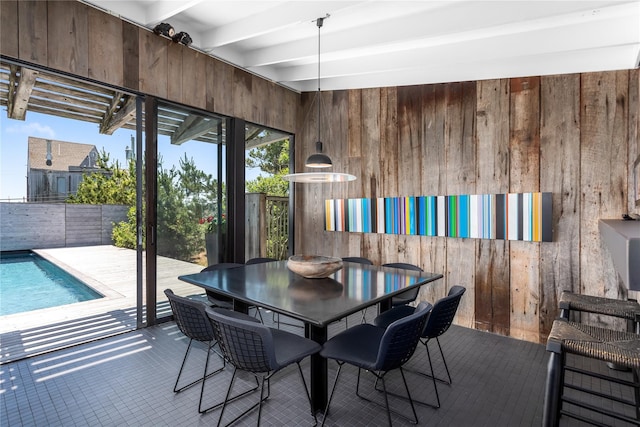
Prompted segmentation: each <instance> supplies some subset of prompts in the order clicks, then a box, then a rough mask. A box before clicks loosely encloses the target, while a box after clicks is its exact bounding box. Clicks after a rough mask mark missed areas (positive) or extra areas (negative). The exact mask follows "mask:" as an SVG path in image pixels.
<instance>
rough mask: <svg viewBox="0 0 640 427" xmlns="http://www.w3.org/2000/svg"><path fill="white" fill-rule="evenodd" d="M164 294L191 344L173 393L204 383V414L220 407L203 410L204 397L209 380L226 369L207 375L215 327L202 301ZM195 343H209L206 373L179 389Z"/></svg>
mask: <svg viewBox="0 0 640 427" xmlns="http://www.w3.org/2000/svg"><path fill="white" fill-rule="evenodd" d="M164 294H165V295H166V296H167V298H168V299H169V304H171V311H172V312H173V317H174V320H175V322H176V325H177V326H178V329H180V332H182V333H183V334H184V335H186V336H187V337H188V338H189V344H188V345H187V350H186V351H185V353H184V358H183V359H182V364H181V365H180V371H178V377H177V378H176V383H175V384H174V386H173V391H174V392H175V393H180V392H181V391H183V390H186V389H188V388H189V387H191V386H193V385H196V384H198V383H202V386H201V388H200V401H199V403H198V412H200V413H204V412H206V411H208V410H210V409H213V408H215V407H217V406H219V405H214V406H211V407H209V408H206V409H202V395H203V393H204V385H205V382H206V380H207V378H209V377H210V376H212V375H214V374H216V373H218V372H220V371H221V370H222V369H224V361H223V366H222V367H221V368H219V369H217V370H215V371H213V372H209V373H207V371H208V369H209V356H210V355H211V352H212V349H213V346H214V345H215V344H216V338H215V334H214V331H213V327H212V326H211V322H210V321H209V318H208V316H207V313H206V311H205V310H206V309H207V305H206V304H205V303H203V302H200V301H194V300H192V299H190V298H186V297H181V296H178V295H176V294H174V293H173V291H172V290H171V289H165V291H164ZM232 313H233V314H232V315H233V316H234V317H235V318H239V319H243V320H245V321H252V322H257V320H256V319H254V318H252V317H250V316H247V315H246V314H242V313H237V312H232ZM193 341H201V342H204V343H207V358H206V361H205V364H204V372H203V374H202V377H201V378H198V379H196V380H195V381H192V382H190V383H189V384H186V385H183V386H181V387H178V383H179V382H180V377H181V376H182V371H183V369H184V365H185V363H186V361H187V357H188V356H189V353H190V351H191V348H192V344H193ZM254 390H255V389H254Z"/></svg>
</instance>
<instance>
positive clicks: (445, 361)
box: [425, 337, 452, 385]
mask: <svg viewBox="0 0 640 427" xmlns="http://www.w3.org/2000/svg"><path fill="white" fill-rule="evenodd" d="M436 342H437V343H438V348H439V349H440V356H442V363H444V369H445V370H446V371H447V378H448V379H449V381H448V382H447V381H445V380H441V379H439V378H436V380H438V381H440V382H443V383H445V384H447V385H451V383H452V381H451V374H450V373H449V367H448V366H447V359H445V358H444V353H443V352H442V346H441V345H440V340H439V339H438V337H436ZM425 345H426V344H425Z"/></svg>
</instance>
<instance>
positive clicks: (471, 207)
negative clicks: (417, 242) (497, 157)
mask: <svg viewBox="0 0 640 427" xmlns="http://www.w3.org/2000/svg"><path fill="white" fill-rule="evenodd" d="M551 201H552V195H551V193H508V194H471V195H458V196H418V197H385V198H377V199H333V200H326V201H325V229H326V230H327V231H347V232H359V233H386V234H407V235H418V236H442V237H459V238H474V239H502V240H523V241H530V242H550V241H552V238H553V237H552V227H551V221H552V209H551Z"/></svg>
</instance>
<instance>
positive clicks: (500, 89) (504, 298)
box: [475, 79, 511, 335]
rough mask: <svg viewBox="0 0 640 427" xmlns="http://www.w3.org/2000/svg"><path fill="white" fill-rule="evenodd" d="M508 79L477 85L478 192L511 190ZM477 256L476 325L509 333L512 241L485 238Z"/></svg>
mask: <svg viewBox="0 0 640 427" xmlns="http://www.w3.org/2000/svg"><path fill="white" fill-rule="evenodd" d="M509 89H510V87H509V81H508V80H507V79H499V80H485V81H481V82H478V87H477V98H476V99H477V107H476V108H477V110H476V130H477V166H476V175H477V182H476V192H477V193H478V194H501V193H506V192H508V191H509V121H508V120H505V117H508V116H509V94H510V91H509ZM477 254H478V258H477V260H476V282H475V307H476V310H475V312H476V328H478V329H481V330H486V331H492V332H496V333H499V334H502V335H509V325H510V314H511V309H510V304H511V297H510V295H511V292H510V277H509V242H508V241H499V240H487V239H482V240H480V241H479V242H478V252H477Z"/></svg>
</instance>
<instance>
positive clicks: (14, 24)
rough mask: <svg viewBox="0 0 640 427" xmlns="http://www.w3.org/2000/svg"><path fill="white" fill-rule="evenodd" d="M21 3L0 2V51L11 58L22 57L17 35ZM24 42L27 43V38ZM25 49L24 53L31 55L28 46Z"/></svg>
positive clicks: (9, 0)
mask: <svg viewBox="0 0 640 427" xmlns="http://www.w3.org/2000/svg"><path fill="white" fill-rule="evenodd" d="M21 3H25V2H18V1H12V0H7V1H1V2H0V52H2V54H3V55H7V56H9V57H13V58H22V57H21V56H20V45H19V43H18V40H19V39H20V38H19V36H18V34H19V32H20V29H19V28H20V25H19V21H18V19H19V15H18V6H19V4H21ZM32 7H33V6H32ZM45 22H46V20H45ZM27 31H28V30H27ZM45 34H46V33H45ZM25 42H26V43H28V42H29V39H28V38H27V39H26V40H25ZM45 46H46V42H45ZM25 50H26V52H25V55H31V52H30V50H31V49H30V48H27V49H25ZM45 51H46V49H45ZM34 55H35V53H34Z"/></svg>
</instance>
